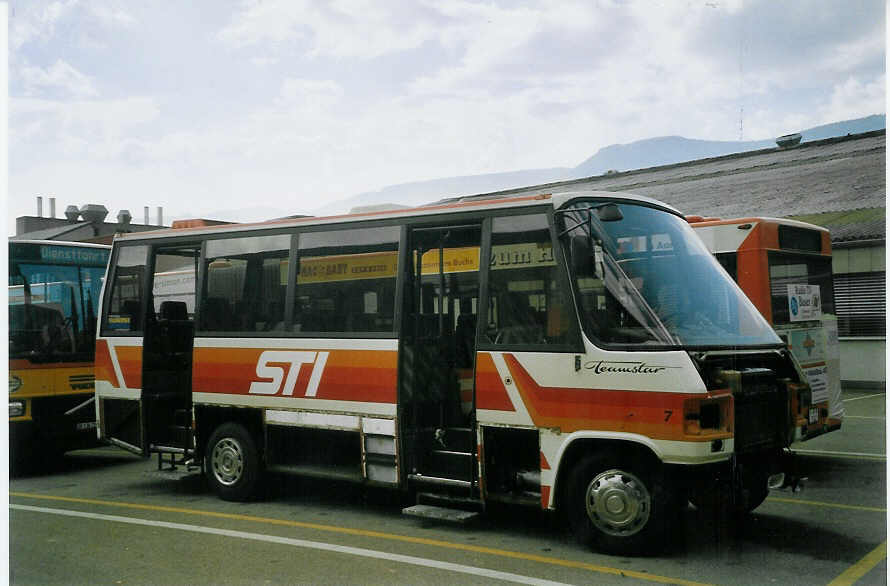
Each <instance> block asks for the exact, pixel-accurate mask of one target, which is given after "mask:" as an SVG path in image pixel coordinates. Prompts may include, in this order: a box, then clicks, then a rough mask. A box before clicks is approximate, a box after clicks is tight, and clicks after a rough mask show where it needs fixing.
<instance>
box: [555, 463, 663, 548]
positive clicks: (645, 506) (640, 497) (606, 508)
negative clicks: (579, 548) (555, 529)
mask: <svg viewBox="0 0 890 586" xmlns="http://www.w3.org/2000/svg"><path fill="white" fill-rule="evenodd" d="M567 498H568V501H567V504H568V511H567V512H568V516H569V524H570V526H571V528H572V531H573V533H574V534H575V536H576V537H577V538H578V540H579V541H581V542H582V543H584V544H586V545H591V546H593V547H594V548H595V549H597V550H599V551H603V552H606V553H612V554H620V555H628V554H643V553H651V552H653V551H656V550H658V549H661V548H662V547H663V545H664V535H665V531H666V525H667V521H668V517H669V512H670V511H671V510H672V509H671V507H670V501H671V499H669V498H667V492H666V488H665V486H664V485H663V483H662V482H661V481H660V480H659V475H658V473H657V472H655V471H649V470H646V468H645V467H644V466H637V465H634V464H631V465H628V463H626V462H617V461H613V460H612V459H610V458H607V457H602V456H589V457H587V458H585V459H584V460H582V461H581V462H579V463H578V465H577V466H576V467H575V468H574V470H573V471H572V473H571V476H570V477H569V486H568V494H567Z"/></svg>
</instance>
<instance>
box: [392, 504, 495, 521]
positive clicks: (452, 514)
mask: <svg viewBox="0 0 890 586" xmlns="http://www.w3.org/2000/svg"><path fill="white" fill-rule="evenodd" d="M402 514H403V515H410V516H412V517H421V518H424V519H433V520H436V521H446V522H448V523H469V522H470V521H472V520H473V519H475V518H476V517H478V516H479V513H478V512H477V511H464V510H463V509H448V508H445V507H435V506H433V505H414V506H413V507H407V508H404V509H402Z"/></svg>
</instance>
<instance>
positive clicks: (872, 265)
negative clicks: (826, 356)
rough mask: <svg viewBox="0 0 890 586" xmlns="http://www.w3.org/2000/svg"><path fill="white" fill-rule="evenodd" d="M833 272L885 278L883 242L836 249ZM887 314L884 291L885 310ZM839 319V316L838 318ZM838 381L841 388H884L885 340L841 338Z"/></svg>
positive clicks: (885, 375)
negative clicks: (879, 275)
mask: <svg viewBox="0 0 890 586" xmlns="http://www.w3.org/2000/svg"><path fill="white" fill-rule="evenodd" d="M832 259H833V271H834V274H835V278H837V276H838V275H852V276H855V275H857V274H863V275H864V274H866V273H871V274H876V273H878V274H881V275H882V278H886V277H885V276H884V275H885V274H886V247H885V245H884V244H883V243H880V244H875V245H872V246H858V247H849V248H848V247H836V248H834V250H833V251H832ZM880 309H881V311H882V312H884V313H886V292H885V294H884V307H883V308H880ZM839 317H840V316H839ZM839 342H840V360H841V381H842V383H843V384H844V386H847V387H850V386H864V387H876V388H884V387H885V385H886V381H887V339H886V332H885V335H884V336H873V335H857V334H856V332H850V335H846V336H841V337H840V339H839Z"/></svg>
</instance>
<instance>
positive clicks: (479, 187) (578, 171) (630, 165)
mask: <svg viewBox="0 0 890 586" xmlns="http://www.w3.org/2000/svg"><path fill="white" fill-rule="evenodd" d="M883 128H886V116H885V115H884V114H875V115H872V116H866V117H864V118H857V119H854V120H844V121H841V122H834V123H831V124H825V125H822V126H816V127H814V128H809V129H807V130H802V131H800V132H799V134H800V135H801V142H808V141H814V140H821V139H825V138H831V137H836V136H844V135H847V134H858V133H861V132H869V131H872V130H880V129H883ZM775 146H776V143H775V138H769V139H763V140H754V141H713V140H698V139H692V138H685V137H682V136H660V137H656V138H647V139H643V140H638V141H634V142H630V143H627V144H613V145H610V146H607V147H603V148H601V149H599V150H598V151H597V152H596V153H595V154H594V155H593V156H591V157H589V158H587V159H586V160H584V161H583V162H582V163H580V164H579V165H577V166H575V167H553V168H546V169H525V170H520V171H507V172H503V173H488V174H484V175H466V176H459V177H446V178H442V179H431V180H427V181H415V182H411V183H401V184H398V185H391V186H388V187H384V188H382V189H380V190H377V191H367V192H364V193H359V194H357V195H354V196H352V197H349V198H346V199H341V200H337V201H334V202H331V203H328V204H326V205H324V206H322V207H319V208H317V209H314V210H311V211H309V213H310V214H312V215H315V216H328V215H333V214H343V213H347V212H349V210H351V209H353V208H355V207H358V206H361V207H372V206H380V205H385V204H397V205H404V206H417V205H422V204H426V203H430V202H433V201H437V200H440V199H444V198H447V197H457V196H461V195H475V194H481V193H490V192H493V191H501V190H504V189H512V188H517V187H526V186H529V185H541V184H544V183H551V182H554V181H566V180H570V179H580V178H582V177H592V176H596V175H602V174H604V173H607V172H609V171H628V170H632V169H646V168H648V167H658V166H661V165H670V164H673V163H682V162H684V161H693V160H697V159H705V158H709V157H719V156H723V155H729V154H733V153H740V152H745V151H753V150H759V149H766V148H774V147H775ZM296 212H297V210H294V211H288V210H280V209H273V208H271V207H264V208H249V209H240V210H225V211H222V210H220V211H216V212H209V213H208V214H207V215H206V216H205V217H210V218H217V219H227V220H231V221H242V222H243V221H256V220H259V219H262V218H266V219H270V218H274V217H282V216H286V215H289V214H293V213H296Z"/></svg>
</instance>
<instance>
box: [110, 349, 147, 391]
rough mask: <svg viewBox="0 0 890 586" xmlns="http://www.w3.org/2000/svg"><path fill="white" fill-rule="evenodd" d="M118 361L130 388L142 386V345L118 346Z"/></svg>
mask: <svg viewBox="0 0 890 586" xmlns="http://www.w3.org/2000/svg"><path fill="white" fill-rule="evenodd" d="M115 351H116V352H117V361H118V364H120V367H121V374H123V375H124V383H125V384H126V386H127V388H128V389H141V388H142V347H141V346H116V347H115Z"/></svg>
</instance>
